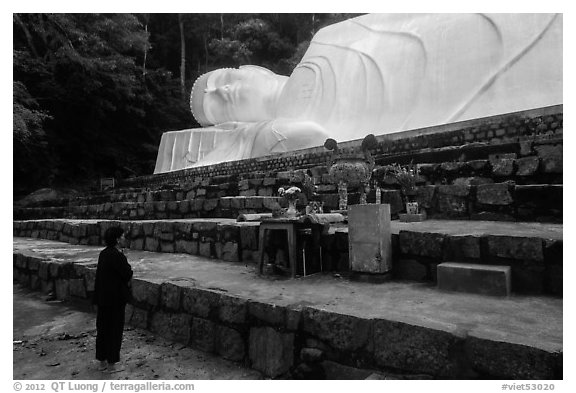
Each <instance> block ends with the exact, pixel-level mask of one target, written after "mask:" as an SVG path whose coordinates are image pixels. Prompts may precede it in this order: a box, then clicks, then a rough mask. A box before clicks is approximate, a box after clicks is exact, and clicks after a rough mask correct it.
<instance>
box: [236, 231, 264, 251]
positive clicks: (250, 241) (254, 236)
mask: <svg viewBox="0 0 576 393" xmlns="http://www.w3.org/2000/svg"><path fill="white" fill-rule="evenodd" d="M259 228H260V226H259V225H242V226H241V227H240V247H242V249H243V250H244V249H247V250H258V230H259Z"/></svg>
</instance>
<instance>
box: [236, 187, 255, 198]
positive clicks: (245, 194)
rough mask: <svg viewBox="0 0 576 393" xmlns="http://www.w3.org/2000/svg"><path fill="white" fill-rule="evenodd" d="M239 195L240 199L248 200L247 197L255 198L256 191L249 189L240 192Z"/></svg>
mask: <svg viewBox="0 0 576 393" xmlns="http://www.w3.org/2000/svg"><path fill="white" fill-rule="evenodd" d="M239 194H240V196H241V197H247V198H249V197H253V196H256V190H255V189H253V188H252V189H250V190H246V191H240V192H239Z"/></svg>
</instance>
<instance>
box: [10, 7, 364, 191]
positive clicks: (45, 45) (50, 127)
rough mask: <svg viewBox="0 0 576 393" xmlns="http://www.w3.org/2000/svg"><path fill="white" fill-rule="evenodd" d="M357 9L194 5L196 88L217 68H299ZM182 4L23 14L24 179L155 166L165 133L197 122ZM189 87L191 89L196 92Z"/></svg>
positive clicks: (38, 182)
mask: <svg viewBox="0 0 576 393" xmlns="http://www.w3.org/2000/svg"><path fill="white" fill-rule="evenodd" d="M350 16H353V15H348V14H182V15H180V20H181V21H182V22H183V25H184V41H185V42H184V43H185V48H186V51H185V64H186V68H185V69H184V73H185V75H184V80H185V92H186V93H187V94H189V92H190V89H191V86H192V84H193V82H194V80H195V79H196V78H197V77H198V76H199V75H201V74H203V73H205V72H207V71H210V70H212V69H215V68H221V67H236V66H239V65H243V64H258V65H262V66H264V67H268V68H270V69H271V70H273V71H275V72H277V73H280V74H284V75H288V74H289V73H290V72H291V71H292V69H293V68H294V67H295V65H296V64H297V63H298V62H299V61H300V59H301V58H302V55H303V54H304V52H305V50H306V48H307V47H308V45H309V40H310V39H311V37H312V35H313V34H314V33H315V32H316V31H317V30H318V29H319V28H320V27H322V26H325V25H327V24H330V23H334V22H336V21H339V20H341V19H344V18H347V17H350ZM181 48H182V46H181V40H180V28H179V17H178V15H177V14H13V82H14V84H13V89H14V92H13V97H14V100H13V115H14V123H13V141H14V146H13V149H14V191H15V193H17V194H22V193H26V192H30V191H33V190H34V189H38V188H40V187H55V186H64V187H67V186H71V185H74V184H77V183H81V182H93V183H96V181H97V178H98V177H101V176H105V177H108V176H116V177H125V176H133V175H148V174H150V173H152V171H153V168H154V164H155V160H156V154H157V149H158V145H159V142H160V138H161V136H162V133H164V132H166V131H171V130H178V129H184V128H193V127H197V126H198V124H197V123H196V122H195V120H194V119H193V117H192V115H191V113H190V110H189V107H188V105H189V104H188V99H187V97H185V98H184V99H183V97H182V94H181V86H180V72H181V69H180V65H181V53H182V52H181ZM187 94H185V96H187Z"/></svg>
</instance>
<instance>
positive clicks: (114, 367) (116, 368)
mask: <svg viewBox="0 0 576 393" xmlns="http://www.w3.org/2000/svg"><path fill="white" fill-rule="evenodd" d="M124 370H126V367H124V366H123V365H122V364H118V363H108V372H109V373H110V374H112V373H119V372H120V371H124Z"/></svg>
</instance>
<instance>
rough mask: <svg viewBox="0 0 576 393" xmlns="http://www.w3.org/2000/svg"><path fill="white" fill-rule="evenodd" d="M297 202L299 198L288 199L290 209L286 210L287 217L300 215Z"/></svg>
mask: <svg viewBox="0 0 576 393" xmlns="http://www.w3.org/2000/svg"><path fill="white" fill-rule="evenodd" d="M296 202H298V199H288V210H286V217H289V218H293V217H296V216H297V215H298V210H296Z"/></svg>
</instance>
